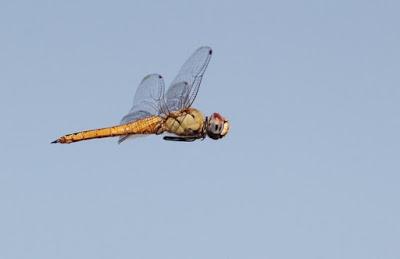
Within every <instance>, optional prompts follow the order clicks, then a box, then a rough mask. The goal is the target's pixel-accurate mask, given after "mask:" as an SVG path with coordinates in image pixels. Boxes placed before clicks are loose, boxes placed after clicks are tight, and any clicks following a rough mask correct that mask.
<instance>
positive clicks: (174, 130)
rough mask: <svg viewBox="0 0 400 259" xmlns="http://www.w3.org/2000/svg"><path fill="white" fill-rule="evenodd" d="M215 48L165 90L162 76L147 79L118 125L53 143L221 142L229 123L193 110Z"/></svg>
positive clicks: (198, 54)
mask: <svg viewBox="0 0 400 259" xmlns="http://www.w3.org/2000/svg"><path fill="white" fill-rule="evenodd" d="M211 56H212V49H211V48H210V47H207V46H204V47H200V48H198V49H197V50H196V51H195V52H194V53H193V54H192V55H191V56H190V57H189V58H188V59H187V60H186V62H185V63H184V64H183V66H182V67H181V69H180V70H179V72H178V74H177V76H176V77H175V79H174V80H173V81H172V83H171V84H170V86H169V87H168V89H167V91H165V84H164V79H163V77H162V76H161V75H159V74H150V75H147V76H145V77H144V78H143V80H142V81H141V83H140V84H139V86H138V88H137V90H136V93H135V95H134V98H133V106H132V108H131V109H130V110H129V112H128V113H127V114H126V115H125V116H124V117H123V118H122V120H121V122H120V123H119V124H118V125H115V126H111V127H106V128H98V129H92V130H85V131H80V132H75V133H72V134H67V135H64V136H61V137H59V138H58V139H56V140H54V141H53V142H51V143H60V144H69V143H74V142H78V141H83V140H90V139H98V138H106V137H119V140H118V143H122V142H123V141H125V140H127V139H129V138H134V137H138V136H147V135H151V134H155V135H160V134H164V133H165V136H164V137H163V139H164V140H167V141H183V142H192V141H195V140H203V139H205V138H206V137H207V136H208V137H210V138H211V139H214V140H217V139H221V138H222V137H224V136H225V135H226V134H227V133H228V131H229V127H230V125H229V121H228V120H227V119H225V118H224V117H223V116H222V115H221V114H219V113H217V112H214V113H212V114H211V115H210V116H204V115H203V113H202V112H201V111H199V110H198V109H196V108H193V107H192V104H193V102H194V100H195V99H196V96H197V93H198V91H199V88H200V84H201V81H202V79H203V76H204V73H205V71H206V69H207V66H208V64H209V62H210V59H211Z"/></svg>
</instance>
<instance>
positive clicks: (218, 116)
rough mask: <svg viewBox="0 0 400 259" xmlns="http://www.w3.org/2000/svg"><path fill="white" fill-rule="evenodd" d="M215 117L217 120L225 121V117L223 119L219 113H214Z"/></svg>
mask: <svg viewBox="0 0 400 259" xmlns="http://www.w3.org/2000/svg"><path fill="white" fill-rule="evenodd" d="M213 117H214V118H217V119H219V120H222V121H224V120H225V119H224V117H222V116H221V115H220V114H219V113H217V112H214V113H213Z"/></svg>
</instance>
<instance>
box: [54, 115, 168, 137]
mask: <svg viewBox="0 0 400 259" xmlns="http://www.w3.org/2000/svg"><path fill="white" fill-rule="evenodd" d="M162 121H163V119H162V118H161V117H159V116H152V117H148V118H144V119H141V120H138V121H135V122H131V123H127V124H123V125H117V126H113V127H108V128H102V129H94V130H85V131H80V132H76V133H72V134H68V135H65V136H62V137H60V138H58V139H57V140H55V141H53V142H52V143H62V144H64V143H67V144H69V143H73V142H78V141H82V140H88V139H95V138H106V137H115V136H124V135H131V134H154V133H157V132H158V130H159V128H160V127H161V124H162Z"/></svg>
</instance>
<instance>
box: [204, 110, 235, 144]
mask: <svg viewBox="0 0 400 259" xmlns="http://www.w3.org/2000/svg"><path fill="white" fill-rule="evenodd" d="M206 131H207V135H208V136H209V137H210V138H212V139H220V138H222V137H224V136H225V135H226V134H227V133H228V131H229V122H228V120H226V119H225V118H224V117H222V116H221V115H220V114H219V113H216V112H215V113H213V114H212V115H211V116H210V118H209V119H208V121H207V128H206Z"/></svg>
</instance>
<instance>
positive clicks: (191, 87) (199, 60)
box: [166, 47, 212, 111]
mask: <svg viewBox="0 0 400 259" xmlns="http://www.w3.org/2000/svg"><path fill="white" fill-rule="evenodd" d="M211 55H212V49H211V48H210V47H200V48H199V49H197V50H196V51H195V52H194V53H193V54H192V55H191V56H190V57H189V59H188V60H186V62H185V63H184V64H183V66H182V68H181V69H180V71H179V73H178V75H177V76H176V77H175V79H174V81H172V83H171V86H170V87H169V88H168V91H167V93H166V106H167V108H168V110H169V111H177V110H181V109H184V108H188V107H190V106H191V105H192V103H193V101H194V99H195V98H196V95H197V92H198V91H199V87H200V84H201V80H202V79H203V75H204V72H205V71H206V68H207V66H208V63H209V62H210V59H211Z"/></svg>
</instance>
